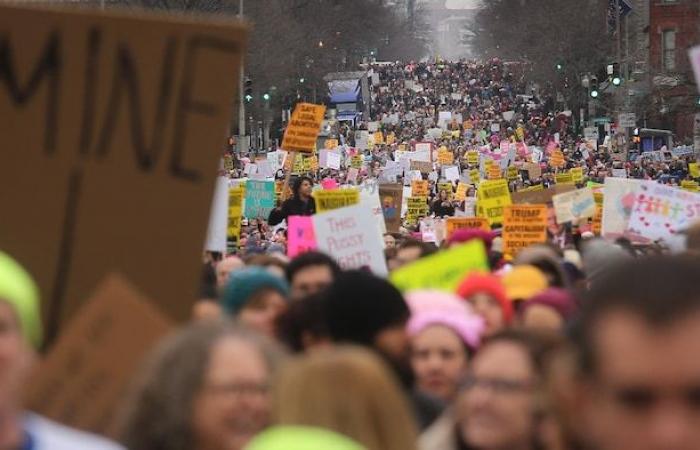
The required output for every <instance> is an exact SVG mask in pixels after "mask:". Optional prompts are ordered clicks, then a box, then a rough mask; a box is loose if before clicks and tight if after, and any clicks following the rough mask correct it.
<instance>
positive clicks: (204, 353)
mask: <svg viewBox="0 0 700 450" xmlns="http://www.w3.org/2000/svg"><path fill="white" fill-rule="evenodd" d="M278 357H279V355H278V353H277V351H276V350H275V349H274V348H273V347H272V346H271V344H269V343H268V341H267V340H265V339H263V338H262V337H261V336H259V335H258V334H256V333H253V332H252V331H249V330H247V329H245V328H243V327H241V326H236V325H233V324H230V323H227V322H223V321H221V322H214V323H200V324H196V325H190V326H188V327H186V328H184V329H182V330H181V331H179V332H177V333H176V334H174V335H172V336H170V337H168V338H166V339H164V340H163V341H162V342H161V343H160V344H159V345H158V346H157V348H156V349H155V350H154V351H153V352H152V353H151V355H150V356H149V357H148V358H147V359H146V363H145V365H144V367H143V368H142V371H141V374H140V376H139V377H138V378H137V381H136V383H135V384H134V386H133V387H132V392H131V393H130V396H129V398H128V401H127V402H126V406H125V408H124V411H122V415H121V420H120V425H119V427H118V428H119V433H120V436H121V441H122V442H123V443H124V445H125V446H126V447H127V448H129V449H130V450H153V449H156V448H157V449H161V450H186V449H194V448H198V449H212V450H239V449H243V448H244V447H245V445H246V444H247V443H248V442H249V441H250V439H252V438H253V436H255V435H256V434H257V433H259V432H260V431H262V430H263V429H264V428H265V427H266V426H267V425H268V424H269V421H270V418H269V416H270V393H269V387H270V383H271V377H272V371H273V369H274V367H275V365H276V362H277V359H278Z"/></svg>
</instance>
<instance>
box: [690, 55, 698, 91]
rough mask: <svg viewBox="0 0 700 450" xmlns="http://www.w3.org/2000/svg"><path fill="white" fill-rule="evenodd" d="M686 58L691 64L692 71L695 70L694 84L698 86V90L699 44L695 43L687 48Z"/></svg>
mask: <svg viewBox="0 0 700 450" xmlns="http://www.w3.org/2000/svg"><path fill="white" fill-rule="evenodd" d="M688 58H689V59H690V64H691V65H692V66H693V72H695V85H696V86H697V87H698V92H700V45H696V46H695V47H693V48H691V49H690V50H688Z"/></svg>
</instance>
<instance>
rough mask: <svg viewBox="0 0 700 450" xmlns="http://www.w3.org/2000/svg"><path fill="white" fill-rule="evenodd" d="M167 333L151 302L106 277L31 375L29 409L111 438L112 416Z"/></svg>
mask: <svg viewBox="0 0 700 450" xmlns="http://www.w3.org/2000/svg"><path fill="white" fill-rule="evenodd" d="M168 278H169V277H168ZM170 281H171V282H172V281H173V280H172V279H171V280H170ZM171 329H172V324H171V322H170V321H169V320H167V319H166V318H165V316H164V315H163V314H162V313H161V312H160V311H158V309H157V308H155V307H154V306H153V301H152V300H151V299H148V298H146V297H145V296H144V295H143V294H142V293H140V292H138V290H137V289H136V287H135V286H133V285H132V284H130V283H129V282H128V281H127V280H125V279H124V278H123V277H122V276H121V275H117V274H110V275H108V276H107V277H106V278H105V279H104V280H102V281H101V282H100V283H99V284H98V286H97V288H96V290H95V292H94V293H93V294H92V295H91V296H90V297H89V300H88V301H85V302H82V306H81V308H80V310H79V311H78V312H77V313H76V314H75V316H73V317H72V319H71V321H70V323H69V324H68V325H67V326H66V327H65V329H64V330H63V332H62V333H61V335H60V336H59V338H58V340H57V341H56V343H55V345H54V346H53V348H52V349H51V351H50V352H49V353H48V355H46V357H45V358H44V360H43V361H41V363H40V364H39V365H38V367H36V370H34V372H33V375H32V377H31V379H30V382H29V383H28V386H29V389H28V391H27V392H26V396H25V401H26V404H27V407H28V409H30V410H32V411H36V412H38V413H40V414H42V415H44V416H47V417H49V418H51V419H54V420H56V421H58V422H60V423H62V424H65V425H68V426H71V427H75V428H79V429H82V430H86V431H91V432H93V433H98V434H104V435H107V436H112V437H115V436H114V435H115V431H116V430H115V429H114V425H115V423H114V420H115V413H117V412H118V408H119V407H120V406H121V405H122V400H123V398H124V394H125V393H126V390H127V389H128V387H129V383H130V382H131V379H132V377H133V376H134V373H135V372H136V371H137V370H138V369H139V367H140V366H141V364H142V362H143V359H144V357H145V356H146V354H147V352H148V351H149V350H150V349H151V348H152V347H153V345H154V344H155V343H156V342H157V341H158V340H159V339H161V338H162V337H163V336H165V335H166V334H168V333H169V332H170V330H171Z"/></svg>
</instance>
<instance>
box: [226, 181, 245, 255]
mask: <svg viewBox="0 0 700 450" xmlns="http://www.w3.org/2000/svg"><path fill="white" fill-rule="evenodd" d="M244 191H245V190H244V188H243V187H242V186H237V187H232V188H229V190H228V228H227V231H226V237H227V238H228V239H229V240H233V241H235V242H238V239H240V237H241V216H242V215H243V198H244V195H245V192H244Z"/></svg>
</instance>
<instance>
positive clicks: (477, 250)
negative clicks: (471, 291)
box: [389, 239, 488, 292]
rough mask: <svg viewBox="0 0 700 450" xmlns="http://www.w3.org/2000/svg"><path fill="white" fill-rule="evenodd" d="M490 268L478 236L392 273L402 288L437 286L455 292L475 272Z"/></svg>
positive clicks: (392, 280) (438, 288)
mask: <svg viewBox="0 0 700 450" xmlns="http://www.w3.org/2000/svg"><path fill="white" fill-rule="evenodd" d="M486 271H488V260H487V257H486V249H485V248H484V244H483V243H482V242H481V241H479V240H477V239H474V240H472V241H470V242H467V243H466V244H462V245H456V246H454V247H451V248H449V249H447V250H445V251H441V252H438V253H435V254H433V255H430V256H426V257H424V258H421V259H419V260H418V261H416V262H414V263H412V264H409V265H406V266H403V267H401V268H399V269H397V270H395V271H393V272H392V273H391V275H390V276H389V280H390V281H391V282H392V283H393V284H394V286H396V287H397V288H398V289H399V290H400V291H402V292H407V291H412V290H417V289H437V290H442V291H447V292H454V291H455V290H456V289H457V285H458V284H459V283H460V282H461V281H462V280H463V279H464V277H466V276H467V275H468V274H469V273H471V272H486Z"/></svg>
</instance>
